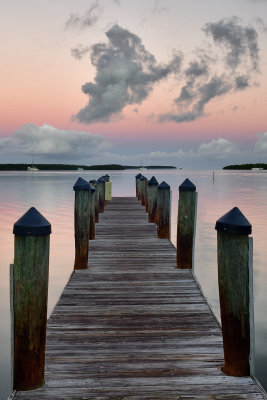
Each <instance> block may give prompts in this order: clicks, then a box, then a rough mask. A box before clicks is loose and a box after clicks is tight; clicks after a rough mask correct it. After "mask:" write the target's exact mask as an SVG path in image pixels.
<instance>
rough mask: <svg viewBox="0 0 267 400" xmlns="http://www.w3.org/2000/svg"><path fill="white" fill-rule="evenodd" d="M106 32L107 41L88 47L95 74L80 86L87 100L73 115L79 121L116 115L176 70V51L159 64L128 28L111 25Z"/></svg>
mask: <svg viewBox="0 0 267 400" xmlns="http://www.w3.org/2000/svg"><path fill="white" fill-rule="evenodd" d="M106 36H107V38H108V43H97V44H95V45H93V46H92V48H91V63H92V64H93V65H94V66H95V68H96V76H95V80H94V82H87V83H85V84H84V85H83V86H82V91H83V93H85V94H86V95H88V96H89V102H88V104H87V105H86V106H85V107H84V108H82V109H81V110H80V111H79V112H78V113H77V114H76V116H75V117H74V118H75V119H76V120H78V121H79V122H82V123H86V124H90V123H92V122H98V121H102V122H107V121H109V120H110V119H111V118H112V117H113V116H117V115H120V113H121V111H122V110H123V108H124V107H125V106H126V105H130V104H141V103H142V102H143V100H145V99H146V98H147V97H148V96H149V94H150V93H151V91H152V89H153V87H154V85H155V84H156V83H158V82H160V81H161V80H162V79H164V78H167V76H169V75H170V74H171V73H177V72H179V70H180V66H181V61H182V55H181V54H180V53H176V54H174V55H173V57H172V59H171V61H170V62H169V63H167V64H159V63H157V61H156V59H155V57H154V56H153V55H152V54H151V53H150V52H149V51H147V50H146V48H145V47H144V45H143V44H142V41H141V39H140V38H139V37H138V36H137V35H135V34H133V33H131V32H130V31H129V30H127V29H123V28H121V27H120V26H119V25H114V26H113V27H112V28H111V29H109V30H108V31H107V32H106ZM77 54H79V55H80V53H77Z"/></svg>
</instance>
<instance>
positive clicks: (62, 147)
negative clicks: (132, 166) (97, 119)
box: [0, 124, 110, 160]
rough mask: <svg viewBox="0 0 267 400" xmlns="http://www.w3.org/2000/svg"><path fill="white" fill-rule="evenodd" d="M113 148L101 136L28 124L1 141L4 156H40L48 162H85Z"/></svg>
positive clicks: (0, 146)
mask: <svg viewBox="0 0 267 400" xmlns="http://www.w3.org/2000/svg"><path fill="white" fill-rule="evenodd" d="M109 148H110V144H109V143H108V142H106V141H105V140H104V138H103V137H101V136H99V135H93V134H90V133H88V132H82V131H75V130H61V129H57V128H55V127H54V126H52V125H47V124H44V125H42V126H37V125H35V124H25V125H23V126H22V127H21V128H20V129H18V130H17V131H16V132H15V134H14V135H13V136H12V137H9V138H1V139H0V154H1V155H6V154H10V155H12V154H13V155H16V154H17V155H19V156H38V157H41V158H46V159H53V160H58V159H61V160H62V159H69V158H72V159H76V160H79V159H82V158H84V157H89V156H91V155H94V156H95V155H100V154H102V152H103V151H106V150H107V149H109Z"/></svg>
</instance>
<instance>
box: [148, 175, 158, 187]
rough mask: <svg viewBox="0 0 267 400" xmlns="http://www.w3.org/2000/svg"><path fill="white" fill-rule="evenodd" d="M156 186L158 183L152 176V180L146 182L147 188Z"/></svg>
mask: <svg viewBox="0 0 267 400" xmlns="http://www.w3.org/2000/svg"><path fill="white" fill-rule="evenodd" d="M158 184H159V183H158V181H157V179H156V178H155V177H154V176H152V178H151V179H150V180H149V181H148V186H153V185H158Z"/></svg>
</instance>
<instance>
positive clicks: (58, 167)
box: [0, 163, 176, 171]
mask: <svg viewBox="0 0 267 400" xmlns="http://www.w3.org/2000/svg"><path fill="white" fill-rule="evenodd" d="M140 167H141V166H133V165H120V164H99V165H76V164H34V166H32V167H29V164H11V163H10V164H0V171H88V170H104V171H124V170H126V169H139V168H140ZM142 167H143V169H176V167H173V166H166V165H147V166H142Z"/></svg>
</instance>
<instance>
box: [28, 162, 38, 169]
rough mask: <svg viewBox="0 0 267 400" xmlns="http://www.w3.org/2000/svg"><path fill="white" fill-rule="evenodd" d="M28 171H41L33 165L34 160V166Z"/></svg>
mask: <svg viewBox="0 0 267 400" xmlns="http://www.w3.org/2000/svg"><path fill="white" fill-rule="evenodd" d="M27 170H28V171H39V169H38V168H37V167H35V166H34V165H33V160H32V166H31V167H28V168H27Z"/></svg>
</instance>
